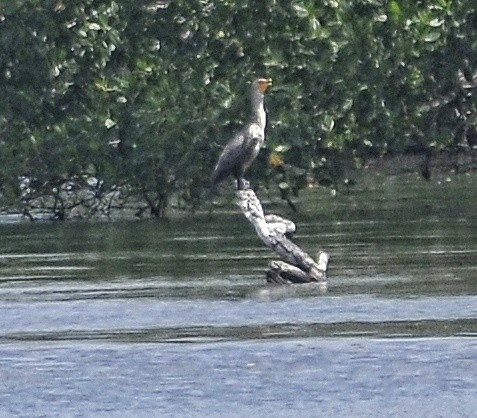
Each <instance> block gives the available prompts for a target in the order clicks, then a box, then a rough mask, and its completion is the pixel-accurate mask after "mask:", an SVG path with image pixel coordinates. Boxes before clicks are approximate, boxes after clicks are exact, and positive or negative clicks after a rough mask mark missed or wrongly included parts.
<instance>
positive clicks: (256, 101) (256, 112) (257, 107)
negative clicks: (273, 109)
mask: <svg viewBox="0 0 477 418" xmlns="http://www.w3.org/2000/svg"><path fill="white" fill-rule="evenodd" d="M263 98H264V96H263V93H260V92H259V91H254V92H253V93H252V119H253V122H255V123H257V124H259V125H260V127H261V128H262V129H265V125H266V124H267V114H266V112H265V108H264V106H263Z"/></svg>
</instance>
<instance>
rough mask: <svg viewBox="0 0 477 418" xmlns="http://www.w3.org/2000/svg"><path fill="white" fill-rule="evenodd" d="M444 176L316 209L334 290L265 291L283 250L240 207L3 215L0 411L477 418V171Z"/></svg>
mask: <svg viewBox="0 0 477 418" xmlns="http://www.w3.org/2000/svg"><path fill="white" fill-rule="evenodd" d="M438 180H439V179H438ZM438 180H437V181H433V182H432V183H426V182H422V181H416V180H415V179H414V178H413V177H412V176H401V177H396V178H389V179H379V178H378V179H377V180H376V179H373V181H367V180H366V179H364V180H363V181H362V182H360V184H359V186H358V188H357V189H356V190H354V191H353V192H352V193H350V194H349V195H348V194H342V195H340V196H339V197H338V198H331V197H330V196H329V195H328V193H327V192H326V191H316V192H314V193H312V194H311V196H309V197H307V199H304V200H303V201H302V202H300V213H299V214H298V215H290V217H293V218H294V219H296V220H297V221H298V233H297V235H296V238H295V242H297V243H298V244H299V245H301V246H302V247H303V248H305V249H307V250H308V251H309V252H310V253H314V252H315V251H317V250H319V249H325V250H327V251H328V252H329V253H330V254H331V256H332V261H331V264H330V269H329V287H328V291H327V292H326V293H325V294H323V293H322V292H321V291H320V290H319V289H317V288H316V287H314V286H309V285H303V286H291V287H290V286H289V287H273V286H267V285H266V284H265V278H264V270H265V268H266V265H267V263H268V260H270V259H271V258H273V254H271V253H270V252H269V251H268V250H267V249H266V248H263V246H262V245H261V243H260V241H259V240H258V239H257V238H256V237H255V236H254V235H253V231H252V229H251V227H250V225H248V224H247V223H246V221H245V220H243V219H242V217H241V215H239V214H238V213H236V212H235V210H234V208H233V207H231V206H226V209H227V210H223V211H217V212H216V213H215V214H214V215H212V216H211V217H209V216H208V215H197V216H196V217H193V218H191V219H186V220H182V221H180V222H178V221H171V222H153V221H150V222H122V223H120V222H116V223H96V224H90V223H74V222H71V223H61V224H51V223H43V224H41V223H39V224H30V223H11V222H7V220H4V223H3V224H2V225H1V226H0V232H1V234H2V239H1V241H0V376H1V377H2V379H1V381H0V416H2V417H3V416H121V417H122V416H166V417H167V416H178V417H182V416H213V417H215V416H217V417H219V416H220V417H222V416H264V417H266V416H274V417H275V416H283V417H290V416H310V417H313V416H318V415H322V416H363V417H369V416H380V417H381V416H405V415H411V414H412V415H414V416H446V417H448V416H473V414H474V412H475V410H476V408H477V397H476V396H475V393H476V389H477V387H476V386H477V385H476V379H475V376H476V375H477V361H476V360H477V338H476V337H477V263H476V261H475V260H477V258H476V256H477V214H476V211H475V203H476V202H477V188H476V187H475V181H476V180H477V178H476V176H475V175H474V176H458V177H454V178H452V181H451V182H446V181H445V180H446V179H445V178H442V179H440V180H441V181H438ZM269 207H271V208H272V209H273V210H274V211H281V212H284V213H285V214H286V208H283V206H280V205H277V204H275V203H273V202H272V203H270V204H269ZM229 209H232V210H229Z"/></svg>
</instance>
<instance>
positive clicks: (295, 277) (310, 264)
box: [236, 189, 329, 286]
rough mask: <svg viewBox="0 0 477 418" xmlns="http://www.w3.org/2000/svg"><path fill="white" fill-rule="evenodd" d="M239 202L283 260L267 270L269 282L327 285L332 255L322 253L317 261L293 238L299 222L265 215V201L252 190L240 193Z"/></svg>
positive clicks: (259, 232) (260, 234)
mask: <svg viewBox="0 0 477 418" xmlns="http://www.w3.org/2000/svg"><path fill="white" fill-rule="evenodd" d="M236 196H237V205H238V206H239V207H240V209H242V212H243V213H244V215H245V217H246V218H247V219H248V220H249V221H250V222H251V223H252V225H253V226H254V227H255V231H256V232H257V235H258V237H259V238H260V239H261V240H262V241H263V243H264V244H265V245H266V246H267V247H269V248H271V249H272V250H273V251H275V252H276V253H277V254H278V255H279V256H280V257H281V259H282V260H283V261H280V260H273V261H271V262H270V265H269V270H268V271H267V282H268V283H275V284H290V283H320V284H321V285H325V286H326V281H327V278H326V269H327V266H328V259H329V256H328V254H326V253H325V252H319V253H318V255H317V259H316V260H314V259H313V258H312V257H311V256H309V255H308V254H307V253H306V252H305V251H303V250H302V249H301V248H300V247H299V246H298V245H296V244H294V243H293V242H292V241H291V240H290V237H291V235H292V234H293V233H294V232H295V229H296V228H295V224H294V223H293V222H292V221H290V220H288V219H284V218H282V217H280V216H278V215H265V214H264V212H263V208H262V204H261V203H260V201H259V200H258V198H257V196H256V195H255V193H254V191H253V190H251V189H247V190H239V191H237V193H236Z"/></svg>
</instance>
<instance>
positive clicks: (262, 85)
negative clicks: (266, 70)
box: [257, 78, 272, 93]
mask: <svg viewBox="0 0 477 418" xmlns="http://www.w3.org/2000/svg"><path fill="white" fill-rule="evenodd" d="M271 85H272V79H271V78H260V79H258V80H257V88H258V90H259V91H260V92H262V93H265V91H266V90H267V89H268V88H269V87H270V86H271Z"/></svg>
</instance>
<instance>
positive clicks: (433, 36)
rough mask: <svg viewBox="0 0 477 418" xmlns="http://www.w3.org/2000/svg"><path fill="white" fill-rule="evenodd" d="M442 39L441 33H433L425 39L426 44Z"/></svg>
mask: <svg viewBox="0 0 477 418" xmlns="http://www.w3.org/2000/svg"><path fill="white" fill-rule="evenodd" d="M440 37H441V32H438V31H433V32H431V33H429V34H427V35H426V36H425V37H424V42H429V43H431V42H436V41H437V40H438V39H439V38H440Z"/></svg>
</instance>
